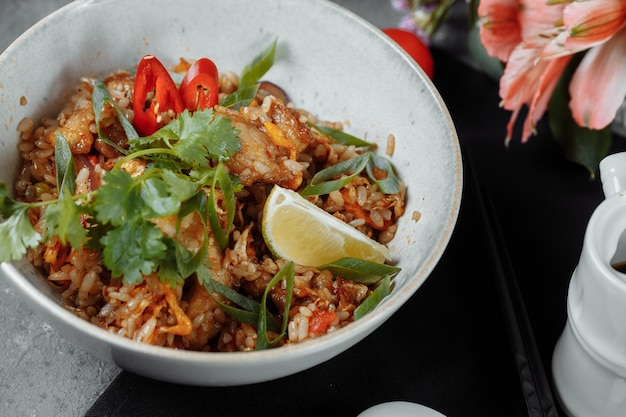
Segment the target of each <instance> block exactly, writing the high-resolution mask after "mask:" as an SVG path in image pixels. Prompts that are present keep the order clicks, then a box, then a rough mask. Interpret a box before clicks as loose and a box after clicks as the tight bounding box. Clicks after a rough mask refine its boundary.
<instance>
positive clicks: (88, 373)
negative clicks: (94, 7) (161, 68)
mask: <svg viewBox="0 0 626 417" xmlns="http://www.w3.org/2000/svg"><path fill="white" fill-rule="evenodd" d="M335 2H336V3H338V4H340V5H342V6H344V7H346V8H347V9H349V10H351V11H353V12H355V13H356V14H358V15H360V16H361V17H363V18H364V19H366V20H368V21H370V22H372V23H373V24H375V25H377V26H379V27H386V26H396V25H397V24H398V22H399V19H400V16H399V14H398V13H397V12H396V11H394V10H393V9H392V8H391V7H390V5H389V3H388V2H386V1H385V0H336V1H335ZM67 3H69V1H68V0H3V1H2V3H0V51H4V50H5V49H6V48H7V47H8V46H9V45H10V44H11V43H12V42H13V41H14V40H15V39H17V38H18V37H19V36H20V35H21V34H22V33H23V32H24V31H26V30H27V29H28V28H29V27H31V26H32V25H34V24H35V23H37V22H38V21H39V20H40V19H42V18H44V17H45V16H46V15H48V14H49V13H51V12H53V11H55V10H57V9H59V8H61V7H63V6H64V5H66V4H67ZM0 316H1V317H3V320H2V324H1V325H0V415H1V416H67V417H71V416H82V415H84V414H85V412H86V411H87V410H88V409H89V407H90V406H91V404H93V402H94V401H95V400H96V399H97V398H98V396H99V395H100V394H101V393H102V392H103V391H104V390H105V388H106V387H107V386H108V385H109V384H110V382H111V381H112V380H113V379H114V378H115V377H116V376H117V374H118V373H119V372H120V369H119V368H117V367H116V366H114V365H111V364H108V363H104V362H101V361H99V360H98V359H96V358H94V357H93V356H92V355H90V354H89V353H87V352H83V351H81V350H79V349H76V348H75V347H73V346H72V345H70V344H69V343H68V342H67V341H65V340H64V339H63V338H62V337H61V336H59V335H58V334H57V333H56V331H55V330H54V329H52V328H51V327H50V326H49V325H47V324H46V323H45V321H44V320H42V318H41V317H40V316H37V315H35V314H34V313H33V312H32V311H31V309H30V308H29V306H28V305H27V304H26V303H25V302H24V301H23V300H22V299H21V297H20V295H19V294H18V293H16V292H15V291H14V289H13V288H12V287H11V286H10V285H9V283H8V282H7V281H6V279H5V278H4V277H0Z"/></svg>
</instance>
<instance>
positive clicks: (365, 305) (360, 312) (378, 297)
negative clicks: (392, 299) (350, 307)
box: [354, 276, 391, 320]
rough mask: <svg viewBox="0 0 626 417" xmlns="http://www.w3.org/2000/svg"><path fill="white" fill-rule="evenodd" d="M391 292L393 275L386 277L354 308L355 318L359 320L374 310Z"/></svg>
mask: <svg viewBox="0 0 626 417" xmlns="http://www.w3.org/2000/svg"><path fill="white" fill-rule="evenodd" d="M389 294H391V277H390V276H386V277H384V278H383V279H382V280H381V281H380V283H379V284H378V286H377V287H376V289H375V290H374V291H372V293H371V294H370V295H369V296H368V297H367V298H366V299H365V300H363V302H362V303H361V304H360V305H359V306H358V307H357V308H356V309H354V320H359V319H361V318H363V317H364V316H365V315H367V314H368V313H369V312H370V311H372V310H373V309H374V308H375V307H376V306H377V305H378V304H380V302H381V301H382V300H383V299H384V298H385V297H387V296H388V295H389Z"/></svg>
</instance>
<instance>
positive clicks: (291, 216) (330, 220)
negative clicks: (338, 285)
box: [262, 185, 390, 266]
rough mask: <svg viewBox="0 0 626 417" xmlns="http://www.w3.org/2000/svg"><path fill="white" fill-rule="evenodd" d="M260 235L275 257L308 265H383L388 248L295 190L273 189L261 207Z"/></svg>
mask: <svg viewBox="0 0 626 417" xmlns="http://www.w3.org/2000/svg"><path fill="white" fill-rule="evenodd" d="M262 222H263V223H262V233H263V238H264V239H265V243H266V244H267V246H268V247H269V249H270V251H271V252H272V254H274V256H276V257H278V258H281V259H285V260H289V261H293V262H295V263H297V264H301V265H307V266H320V265H323V264H326V263H330V262H334V261H336V260H338V259H341V258H346V257H352V258H358V259H364V260H367V261H372V262H378V263H384V262H385V260H386V259H390V254H389V249H387V247H386V246H385V245H382V244H380V243H378V242H376V241H375V240H373V239H371V238H369V237H367V236H366V235H364V234H363V233H361V232H359V231H358V230H357V229H355V228H354V227H352V226H350V225H349V224H347V223H345V222H343V221H341V220H340V219H338V218H336V217H333V216H332V215H331V214H330V213H327V212H326V211H324V210H322V209H321V208H319V207H317V206H316V205H315V204H313V203H311V202H310V201H308V200H307V199H305V198H304V197H302V196H301V195H300V194H298V193H296V192H295V191H292V190H289V189H286V188H282V187H279V186H277V185H276V186H274V188H273V189H272V191H271V192H270V194H269V196H268V198H267V201H266V202H265V207H264V208H263V219H262Z"/></svg>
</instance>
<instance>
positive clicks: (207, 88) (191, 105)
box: [178, 58, 219, 111]
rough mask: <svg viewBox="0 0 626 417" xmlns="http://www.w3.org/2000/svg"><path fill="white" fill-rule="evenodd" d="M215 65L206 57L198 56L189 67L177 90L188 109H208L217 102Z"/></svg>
mask: <svg viewBox="0 0 626 417" xmlns="http://www.w3.org/2000/svg"><path fill="white" fill-rule="evenodd" d="M218 81H219V78H218V72H217V66H215V64H214V63H213V61H211V60H210V59H208V58H200V59H198V60H197V61H196V62H194V64H193V65H192V66H191V67H190V68H189V70H188V71H187V73H186V74H185V77H183V80H182V82H181V83H180V87H179V89H178V91H179V92H180V96H181V98H182V100H183V105H184V106H185V108H186V109H187V110H189V111H196V110H204V109H210V108H212V107H213V106H215V105H216V104H217V100H218V95H219V87H218Z"/></svg>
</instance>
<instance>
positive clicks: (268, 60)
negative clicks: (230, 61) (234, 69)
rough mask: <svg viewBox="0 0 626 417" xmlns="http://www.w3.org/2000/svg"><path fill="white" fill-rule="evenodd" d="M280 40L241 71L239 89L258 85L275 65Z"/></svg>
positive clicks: (275, 41)
mask: <svg viewBox="0 0 626 417" xmlns="http://www.w3.org/2000/svg"><path fill="white" fill-rule="evenodd" d="M277 43H278V40H277V39H275V40H274V42H272V43H271V44H270V45H269V46H268V47H267V48H265V49H264V50H263V51H262V52H261V53H260V54H258V55H257V56H255V57H254V58H253V59H252V61H250V62H249V63H248V64H247V65H246V66H245V67H244V68H243V70H242V71H241V76H240V77H239V88H245V87H248V86H251V85H253V84H256V83H257V82H258V81H259V80H260V79H261V77H263V76H264V75H265V73H266V72H267V71H269V69H270V68H272V66H273V65H274V57H275V56H276V45H277Z"/></svg>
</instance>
